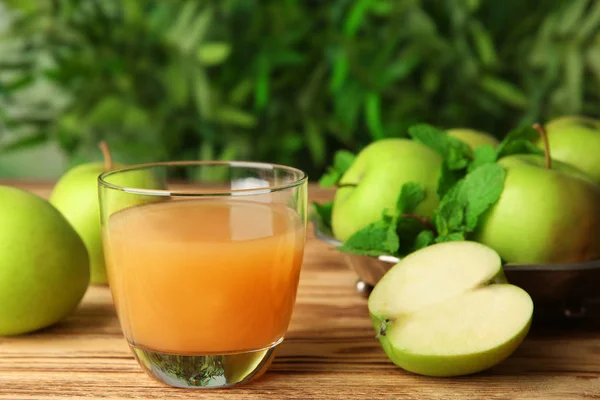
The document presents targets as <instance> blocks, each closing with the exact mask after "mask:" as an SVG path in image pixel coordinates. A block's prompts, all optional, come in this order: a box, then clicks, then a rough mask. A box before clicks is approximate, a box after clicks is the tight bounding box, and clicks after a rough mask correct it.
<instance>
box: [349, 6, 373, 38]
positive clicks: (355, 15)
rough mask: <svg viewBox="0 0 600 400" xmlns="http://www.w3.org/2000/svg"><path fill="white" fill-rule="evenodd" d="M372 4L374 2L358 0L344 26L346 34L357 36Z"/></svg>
mask: <svg viewBox="0 0 600 400" xmlns="http://www.w3.org/2000/svg"><path fill="white" fill-rule="evenodd" d="M372 2H373V0H357V1H355V2H354V5H353V7H352V9H351V10H350V13H349V14H348V17H347V18H346V23H345V24H344V33H345V34H346V35H347V36H354V35H355V34H356V32H357V31H358V29H359V28H360V26H361V25H362V23H363V20H364V18H365V14H366V13H367V11H368V9H369V7H370V6H371V3H372Z"/></svg>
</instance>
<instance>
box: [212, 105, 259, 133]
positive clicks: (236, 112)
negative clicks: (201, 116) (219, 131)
mask: <svg viewBox="0 0 600 400" xmlns="http://www.w3.org/2000/svg"><path fill="white" fill-rule="evenodd" d="M216 120H217V121H219V122H221V123H223V124H226V125H234V126H239V127H240V128H252V127H254V126H255V125H256V118H255V117H254V115H252V114H250V113H249V112H246V111H244V110H241V109H239V108H235V107H232V106H221V107H220V108H219V109H218V110H217V112H216Z"/></svg>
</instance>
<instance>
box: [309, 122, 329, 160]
mask: <svg viewBox="0 0 600 400" xmlns="http://www.w3.org/2000/svg"><path fill="white" fill-rule="evenodd" d="M306 144H307V145H308V150H309V152H310V155H311V157H312V159H313V162H314V163H315V164H317V165H322V164H323V163H324V162H325V151H326V149H325V137H324V136H323V134H322V132H321V130H320V126H319V125H318V124H317V123H316V122H314V121H308V122H307V123H306Z"/></svg>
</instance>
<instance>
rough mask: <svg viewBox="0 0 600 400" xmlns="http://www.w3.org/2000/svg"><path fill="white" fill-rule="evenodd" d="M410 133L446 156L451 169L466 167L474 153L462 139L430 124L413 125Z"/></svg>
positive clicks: (416, 139) (409, 129) (445, 160)
mask: <svg viewBox="0 0 600 400" xmlns="http://www.w3.org/2000/svg"><path fill="white" fill-rule="evenodd" d="M408 134H409V135H410V136H411V137H412V138H413V139H414V140H415V141H417V142H420V143H422V144H424V145H425V146H427V147H429V148H430V149H432V150H433V151H435V152H437V153H438V154H439V155H441V156H442V157H443V158H444V163H445V164H446V165H447V166H448V168H449V169H450V170H458V169H463V168H466V167H467V165H468V164H469V162H470V161H471V159H472V158H473V154H472V151H471V148H470V147H469V146H468V145H467V144H466V143H463V142H462V141H460V140H458V139H456V138H454V137H452V136H449V135H447V134H446V132H445V131H443V130H441V129H438V128H436V127H434V126H432V125H428V124H418V125H413V126H411V127H410V128H408Z"/></svg>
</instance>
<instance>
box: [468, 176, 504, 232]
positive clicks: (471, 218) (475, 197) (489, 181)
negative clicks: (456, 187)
mask: <svg viewBox="0 0 600 400" xmlns="http://www.w3.org/2000/svg"><path fill="white" fill-rule="evenodd" d="M505 177H506V170H505V169H504V167H503V166H502V165H500V164H486V165H483V166H481V167H479V168H477V169H476V170H474V171H473V172H471V173H469V174H468V175H467V176H466V177H465V181H464V187H463V188H464V190H465V191H466V194H465V198H466V201H467V207H466V214H465V223H466V228H467V232H473V231H474V230H475V228H476V227H477V222H478V220H479V217H480V216H481V215H482V214H483V213H484V212H486V211H487V210H488V209H489V208H490V207H491V206H492V205H493V204H495V203H496V202H497V201H498V199H500V195H501V194H502V191H503V190H504V178H505Z"/></svg>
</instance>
